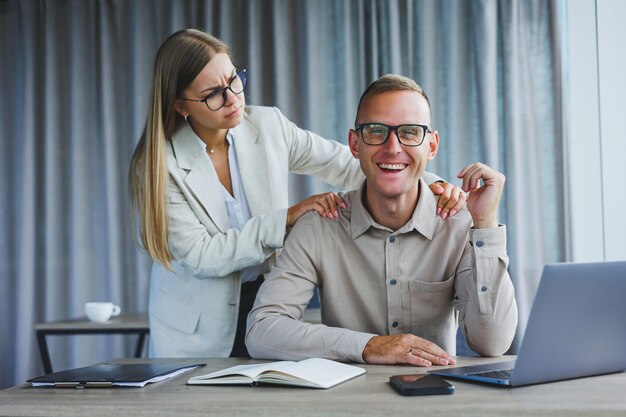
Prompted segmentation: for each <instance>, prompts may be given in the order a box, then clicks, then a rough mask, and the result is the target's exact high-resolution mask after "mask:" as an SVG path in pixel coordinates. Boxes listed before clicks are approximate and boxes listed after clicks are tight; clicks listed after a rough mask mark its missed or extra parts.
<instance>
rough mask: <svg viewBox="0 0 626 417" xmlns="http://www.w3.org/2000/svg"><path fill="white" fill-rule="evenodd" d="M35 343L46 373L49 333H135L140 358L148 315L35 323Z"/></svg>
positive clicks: (48, 370) (49, 363)
mask: <svg viewBox="0 0 626 417" xmlns="http://www.w3.org/2000/svg"><path fill="white" fill-rule="evenodd" d="M35 332H36V334H37V344H38V345H39V353H40V355H41V362H42V363H43V369H44V372H45V373H46V374H49V373H51V372H52V363H51V362H50V353H49V351H48V343H47V342H46V336H49V335H78V334H136V335H138V337H137V344H136V346H135V357H136V358H140V357H141V352H143V345H144V342H145V338H146V335H147V334H148V333H149V332H150V329H149V327H148V317H147V315H146V314H145V313H139V314H122V315H119V316H117V317H112V318H111V319H110V320H109V321H107V322H106V323H96V322H93V321H89V320H88V319H87V318H86V317H81V318H78V319H74V320H65V321H55V322H50V323H37V324H36V325H35Z"/></svg>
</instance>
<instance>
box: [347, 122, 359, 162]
mask: <svg viewBox="0 0 626 417" xmlns="http://www.w3.org/2000/svg"><path fill="white" fill-rule="evenodd" d="M348 146H350V152H351V153H352V156H354V157H355V158H356V159H359V141H358V135H357V133H356V130H354V129H350V130H349V131H348Z"/></svg>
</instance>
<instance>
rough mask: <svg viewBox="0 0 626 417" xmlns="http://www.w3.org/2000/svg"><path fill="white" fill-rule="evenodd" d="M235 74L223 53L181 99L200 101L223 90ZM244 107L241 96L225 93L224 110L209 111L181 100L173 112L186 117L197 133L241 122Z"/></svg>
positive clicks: (243, 97)
mask: <svg viewBox="0 0 626 417" xmlns="http://www.w3.org/2000/svg"><path fill="white" fill-rule="evenodd" d="M236 72H237V71H236V70H235V66H234V65H233V63H232V62H231V60H230V57H229V56H228V55H227V54H225V53H218V54H216V55H215V56H214V57H213V58H212V59H211V60H210V61H209V62H208V63H207V64H206V65H205V67H204V68H203V69H202V71H200V73H199V74H198V75H197V76H196V78H195V79H194V80H193V81H192V82H191V84H189V86H188V87H187V88H186V89H185V90H184V91H183V97H184V98H187V99H192V100H201V99H204V98H205V97H207V96H208V95H209V94H211V93H212V92H214V90H215V89H223V88H225V87H226V86H227V85H228V83H229V82H230V80H231V79H232V78H233V76H234V75H235V73H236ZM218 94H219V93H218ZM245 104H246V100H245V96H244V94H243V93H241V94H234V93H233V92H232V91H230V90H228V89H227V90H226V101H225V103H224V106H223V107H222V108H220V109H219V110H217V111H212V110H209V108H208V107H207V106H206V105H205V104H204V103H200V102H194V101H185V100H177V101H176V111H178V112H179V113H180V114H181V115H183V116H185V115H187V116H188V120H189V122H190V124H191V125H192V127H193V128H194V130H195V131H196V132H198V133H200V132H202V131H215V130H221V129H231V128H233V127H235V126H237V125H238V124H239V123H241V121H242V119H243V109H244V107H245ZM200 136H202V135H200Z"/></svg>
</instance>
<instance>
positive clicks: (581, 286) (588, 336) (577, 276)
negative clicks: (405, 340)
mask: <svg viewBox="0 0 626 417" xmlns="http://www.w3.org/2000/svg"><path fill="white" fill-rule="evenodd" d="M624 370H626V261H621V262H600V263H561V264H550V265H546V266H545V268H544V270H543V273H542V275H541V282H540V283H539V288H538V289H537V293H536V294H535V300H534V302H533V306H532V309H531V312H530V317H529V318H528V324H527V326H526V333H525V334H524V338H523V340H522V344H521V346H520V350H519V354H518V356H517V360H516V361H507V362H499V363H493V364H487V365H477V366H462V367H457V368H447V369H442V370H435V371H430V373H433V374H437V375H441V376H444V377H450V378H461V379H469V380H473V381H480V382H486V383H490V384H498V385H506V386H511V387H517V386H521V385H530V384H538V383H541V382H550V381H560V380H563V379H570V378H579V377H585V376H591V375H600V374H607V373H611V372H621V371H624Z"/></svg>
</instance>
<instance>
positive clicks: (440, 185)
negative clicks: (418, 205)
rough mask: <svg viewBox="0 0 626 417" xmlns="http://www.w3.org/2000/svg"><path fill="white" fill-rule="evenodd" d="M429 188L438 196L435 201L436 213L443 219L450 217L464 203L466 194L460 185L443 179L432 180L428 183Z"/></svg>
mask: <svg viewBox="0 0 626 417" xmlns="http://www.w3.org/2000/svg"><path fill="white" fill-rule="evenodd" d="M429 187H430V190H431V191H432V192H433V193H434V194H435V195H438V196H439V200H438V201H437V215H439V216H441V218H442V219H443V220H445V219H446V218H448V217H452V216H454V215H455V214H457V213H458V212H459V210H461V208H462V207H463V206H464V205H465V202H466V200H467V196H466V195H465V193H464V192H463V190H462V189H461V187H459V186H456V185H454V184H450V183H449V182H445V181H437V182H433V183H432V184H430V185H429Z"/></svg>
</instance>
